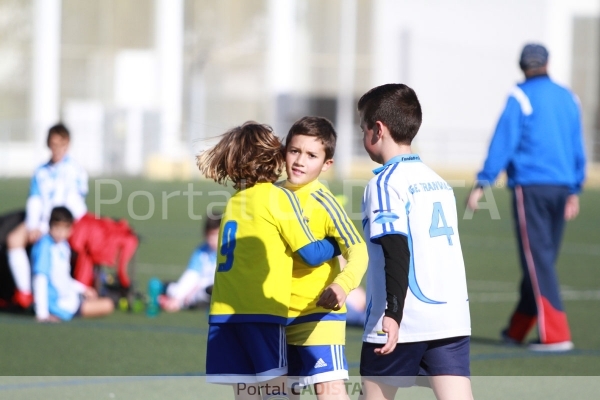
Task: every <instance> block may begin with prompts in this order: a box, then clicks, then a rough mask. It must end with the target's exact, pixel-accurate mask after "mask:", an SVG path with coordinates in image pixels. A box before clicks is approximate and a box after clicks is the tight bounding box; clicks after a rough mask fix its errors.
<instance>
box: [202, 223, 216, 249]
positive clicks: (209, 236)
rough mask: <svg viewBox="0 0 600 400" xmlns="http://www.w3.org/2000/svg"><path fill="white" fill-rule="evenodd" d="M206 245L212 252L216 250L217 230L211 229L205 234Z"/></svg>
mask: <svg viewBox="0 0 600 400" xmlns="http://www.w3.org/2000/svg"><path fill="white" fill-rule="evenodd" d="M205 240H206V243H207V244H208V247H210V248H211V249H213V250H217V246H218V245H219V229H218V228H217V229H211V230H209V231H208V232H206V238H205Z"/></svg>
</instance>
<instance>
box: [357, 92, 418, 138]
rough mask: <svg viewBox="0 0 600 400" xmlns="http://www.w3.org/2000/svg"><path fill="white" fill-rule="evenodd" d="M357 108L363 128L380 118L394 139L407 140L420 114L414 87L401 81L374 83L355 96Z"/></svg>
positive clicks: (416, 127) (412, 135)
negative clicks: (371, 86)
mask: <svg viewBox="0 0 600 400" xmlns="http://www.w3.org/2000/svg"><path fill="white" fill-rule="evenodd" d="M358 112H360V113H361V114H362V119H363V121H364V122H365V123H366V124H367V128H369V129H371V128H373V125H375V122H377V121H380V122H381V123H383V124H384V125H385V126H386V127H387V128H388V129H389V131H390V134H391V135H392V139H394V141H395V142H396V143H404V144H411V142H412V140H413V139H414V137H415V136H416V135H417V132H418V131H419V128H420V126H421V120H422V118H423V115H422V112H421V104H420V103H419V99H418V98H417V94H416V93H415V91H414V90H412V89H411V88H409V87H408V86H406V85H404V84H402V83H390V84H387V85H382V86H377V87H375V88H373V89H371V90H369V91H368V92H367V93H365V94H364V95H363V96H362V97H361V98H360V100H358Z"/></svg>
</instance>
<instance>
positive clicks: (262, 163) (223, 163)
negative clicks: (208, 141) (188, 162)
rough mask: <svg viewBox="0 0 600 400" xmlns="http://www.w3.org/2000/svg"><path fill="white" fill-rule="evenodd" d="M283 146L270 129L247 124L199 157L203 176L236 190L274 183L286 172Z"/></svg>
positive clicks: (234, 130) (233, 130)
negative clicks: (231, 186) (230, 185)
mask: <svg viewBox="0 0 600 400" xmlns="http://www.w3.org/2000/svg"><path fill="white" fill-rule="evenodd" d="M284 162H285V157H284V154H283V150H282V143H281V141H280V140H279V138H278V137H277V136H275V134H274V133H273V129H272V128H271V127H270V126H269V125H265V124H259V123H258V122H254V121H247V122H244V124H242V125H241V126H237V127H235V128H233V129H230V130H229V131H227V132H225V133H224V134H223V135H222V137H221V140H219V143H217V144H216V145H215V146H214V147H212V148H210V149H209V150H206V151H204V152H203V153H201V154H199V155H198V156H196V165H198V169H199V170H200V172H201V173H202V174H203V175H204V176H206V177H207V178H210V179H213V180H214V181H215V182H217V183H220V184H222V185H226V184H227V181H228V180H230V181H232V182H233V187H234V188H235V189H237V190H240V189H242V188H250V187H252V186H254V185H255V184H256V183H258V182H271V183H272V182H275V181H276V180H277V179H279V175H281V172H282V171H283V167H284Z"/></svg>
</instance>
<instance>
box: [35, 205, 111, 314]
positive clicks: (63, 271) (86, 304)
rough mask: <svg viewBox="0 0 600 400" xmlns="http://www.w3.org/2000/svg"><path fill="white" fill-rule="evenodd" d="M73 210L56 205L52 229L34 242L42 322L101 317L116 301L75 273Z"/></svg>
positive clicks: (37, 300)
mask: <svg viewBox="0 0 600 400" xmlns="http://www.w3.org/2000/svg"><path fill="white" fill-rule="evenodd" d="M72 226H73V214H71V212H70V211H69V210H68V209H67V208H66V207H56V208H54V209H53V210H52V213H51V214H50V222H49V232H48V233H47V234H45V235H43V236H42V237H41V238H40V239H39V240H38V241H37V242H36V244H35V245H34V246H33V249H32V250H31V258H32V261H33V272H34V277H33V289H34V292H33V293H34V300H35V315H36V318H37V320H38V321H40V322H58V321H68V320H70V319H72V318H73V317H74V316H78V315H81V316H82V317H99V316H103V315H107V314H110V313H111V312H112V311H113V308H114V305H113V303H112V300H110V299H109V298H106V297H104V298H99V297H98V294H97V293H96V291H95V290H94V289H93V288H89V287H87V286H85V285H84V284H83V283H81V282H78V281H76V280H75V279H73V278H72V277H71V249H70V248H69V243H68V242H67V240H68V239H69V236H70V235H71V228H72Z"/></svg>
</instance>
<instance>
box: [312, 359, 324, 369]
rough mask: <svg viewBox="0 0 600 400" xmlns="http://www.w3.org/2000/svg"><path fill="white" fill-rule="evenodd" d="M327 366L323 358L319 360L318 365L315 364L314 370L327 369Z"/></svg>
mask: <svg viewBox="0 0 600 400" xmlns="http://www.w3.org/2000/svg"><path fill="white" fill-rule="evenodd" d="M326 366H327V363H326V362H325V361H323V359H322V358H319V359H318V360H317V363H316V364H315V366H314V368H323V367H326Z"/></svg>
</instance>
